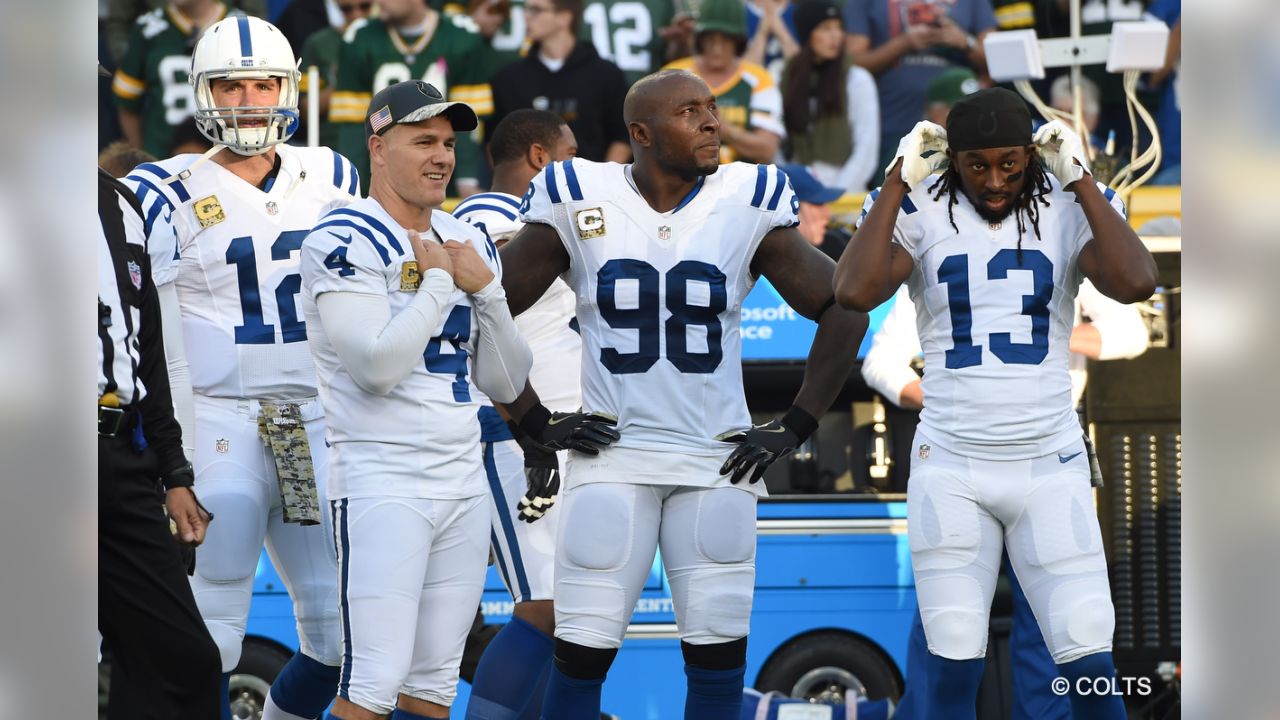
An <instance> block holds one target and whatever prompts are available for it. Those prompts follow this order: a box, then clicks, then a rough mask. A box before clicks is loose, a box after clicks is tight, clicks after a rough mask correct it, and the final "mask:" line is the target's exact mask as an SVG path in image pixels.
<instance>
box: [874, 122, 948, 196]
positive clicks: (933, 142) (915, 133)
mask: <svg viewBox="0 0 1280 720" xmlns="http://www.w3.org/2000/svg"><path fill="white" fill-rule="evenodd" d="M926 154H928V155H929V156H928V157H925V155H926ZM898 158H902V181H903V182H905V183H906V184H907V187H908V188H910V189H912V190H914V189H915V188H916V185H918V184H920V183H921V182H923V181H924V179H925V178H927V177H929V176H930V175H933V174H934V173H936V172H939V171H940V170H942V169H943V168H945V167H946V166H947V131H946V130H945V129H943V128H942V126H941V125H937V124H935V123H931V122H928V121H925V120H921V121H920V122H918V123H916V126H915V127H913V128H911V132H909V133H907V136H906V137H904V138H902V142H900V143H898V152H896V153H894V156H893V162H890V163H889V167H887V168H885V171H884V173H885V175H886V176H887V175H888V174H889V172H890V171H891V170H893V166H894V164H895V163H897V162H898Z"/></svg>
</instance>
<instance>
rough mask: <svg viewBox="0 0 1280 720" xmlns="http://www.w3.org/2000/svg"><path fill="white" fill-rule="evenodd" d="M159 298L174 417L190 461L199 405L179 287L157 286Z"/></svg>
mask: <svg viewBox="0 0 1280 720" xmlns="http://www.w3.org/2000/svg"><path fill="white" fill-rule="evenodd" d="M156 296H157V297H158V298H159V299H160V332H161V334H162V335H163V336H164V356H165V361H166V364H167V365H168V367H169V394H170V395H171V396H172V398H173V416H174V418H176V419H177V421H178V424H179V425H181V426H182V453H183V454H184V455H186V456H187V460H188V461H190V460H191V459H192V458H193V457H195V452H196V442H195V437H196V404H195V397H194V396H193V395H192V390H191V366H190V365H189V364H188V363H187V349H186V347H185V345H184V344H183V343H184V341H183V336H182V309H181V307H180V306H179V305H178V286H177V285H176V284H175V283H172V282H167V283H165V284H163V285H157V286H156Z"/></svg>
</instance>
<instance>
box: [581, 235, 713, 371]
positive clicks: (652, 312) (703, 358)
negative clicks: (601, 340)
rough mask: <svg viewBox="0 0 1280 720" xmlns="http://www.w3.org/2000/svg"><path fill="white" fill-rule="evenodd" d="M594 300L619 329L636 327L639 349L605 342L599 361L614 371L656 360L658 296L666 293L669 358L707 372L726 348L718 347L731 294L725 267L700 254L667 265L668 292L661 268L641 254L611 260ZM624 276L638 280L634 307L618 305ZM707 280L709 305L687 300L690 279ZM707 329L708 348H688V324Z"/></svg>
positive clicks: (683, 368) (650, 364) (603, 269)
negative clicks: (638, 257) (627, 350)
mask: <svg viewBox="0 0 1280 720" xmlns="http://www.w3.org/2000/svg"><path fill="white" fill-rule="evenodd" d="M596 279H597V286H596V304H597V305H598V306H599V308H600V317H602V318H604V321H605V322H607V323H609V327H611V328H614V329H615V330H636V331H638V338H637V342H636V348H637V349H636V351H635V352H630V353H624V352H618V350H617V349H616V348H601V350H600V362H601V363H602V364H603V365H604V366H605V367H606V368H607V369H608V370H609V372H611V373H613V374H614V375H627V374H630V373H643V372H647V371H648V370H649V368H651V367H653V365H654V363H656V362H658V350H659V342H658V339H659V338H658V333H659V332H660V331H661V328H660V326H661V325H662V323H661V318H660V317H659V314H660V313H659V308H658V303H659V299H658V298H659V297H661V296H664V295H665V298H666V305H667V310H669V311H671V317H670V318H668V319H667V322H666V328H665V330H666V333H667V360H668V361H670V362H671V364H672V365H675V366H676V368H677V369H679V370H680V372H684V373H709V372H713V371H714V370H715V369H716V368H717V367H719V365H720V360H721V359H722V358H723V357H724V351H723V349H722V348H721V347H720V333H721V326H720V313H722V312H724V309H725V306H726V302H727V298H728V295H727V293H726V292H725V277H724V273H723V272H720V268H718V267H716V266H715V265H711V264H709V263H704V262H699V261H697V260H684V261H682V262H680V263H677V264H676V266H675V267H673V268H671V269H670V270H668V271H667V273H666V277H665V282H666V292H665V293H660V292H659V290H660V287H659V285H660V282H661V281H662V278H660V277H659V275H658V270H657V269H656V268H655V267H653V266H652V265H650V264H649V263H647V262H644V261H643V260H623V259H618V260H610V261H609V262H607V263H605V264H604V265H603V266H602V267H601V268H600V270H599V272H598V273H596ZM620 280H632V281H635V282H636V283H637V285H638V291H639V292H638V293H637V298H638V302H637V305H636V307H634V308H620V307H618V302H617V287H618V282H619V281H620ZM693 282H700V283H705V284H706V286H707V289H708V292H707V297H708V301H707V303H708V304H706V305H691V304H689V284H690V283H693ZM690 326H701V327H705V328H706V329H707V351H706V352H692V351H690V350H689V338H688V328H689V327H690Z"/></svg>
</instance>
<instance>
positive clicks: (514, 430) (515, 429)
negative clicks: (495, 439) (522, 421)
mask: <svg viewBox="0 0 1280 720" xmlns="http://www.w3.org/2000/svg"><path fill="white" fill-rule="evenodd" d="M507 429H508V430H510V431H511V437H513V438H515V439H516V440H520V439H521V438H524V437H528V433H526V432H525V431H524V428H522V427H520V425H518V424H517V423H516V421H515V420H508V421H507Z"/></svg>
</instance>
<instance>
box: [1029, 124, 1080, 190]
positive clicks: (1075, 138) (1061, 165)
mask: <svg viewBox="0 0 1280 720" xmlns="http://www.w3.org/2000/svg"><path fill="white" fill-rule="evenodd" d="M1031 141H1032V142H1033V143H1035V145H1036V150H1038V151H1039V153H1040V161H1041V162H1042V163H1044V166H1045V169H1047V170H1048V171H1049V172H1051V173H1053V175H1054V177H1056V178H1058V182H1060V183H1062V187H1064V188H1065V187H1067V186H1068V185H1070V184H1071V183H1073V182H1075V181H1077V180H1079V179H1080V178H1082V177H1084V174H1085V173H1086V172H1088V170H1089V161H1088V160H1087V159H1085V154H1084V143H1082V142H1080V136H1079V135H1077V134H1076V133H1075V131H1074V130H1072V129H1071V128H1069V127H1067V125H1066V123H1064V122H1062V121H1061V120H1053V121H1050V122H1047V123H1045V124H1044V126H1043V127H1041V128H1040V129H1039V130H1037V131H1036V134H1035V137H1033V138H1032V139H1031Z"/></svg>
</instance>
